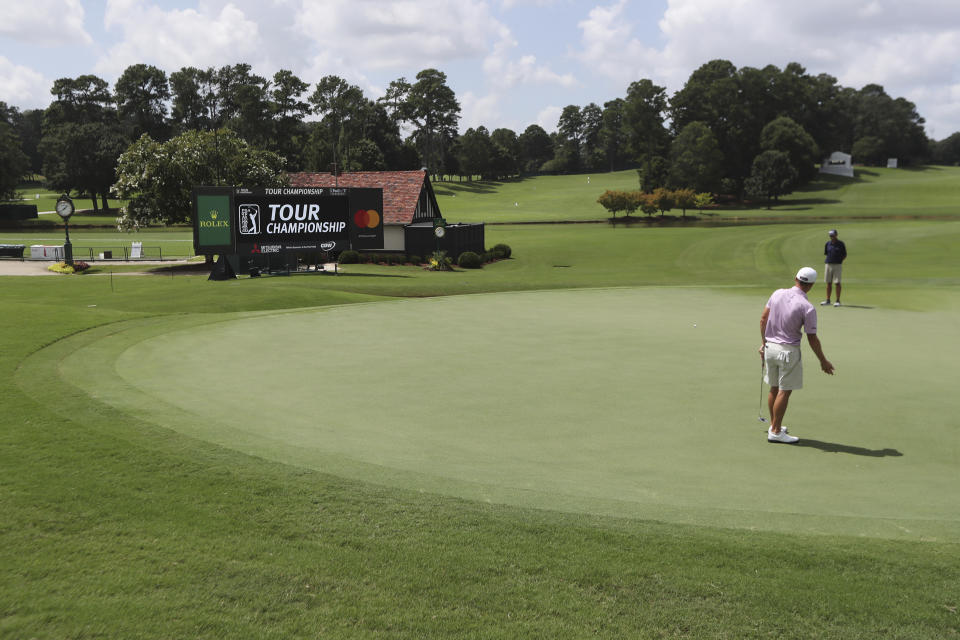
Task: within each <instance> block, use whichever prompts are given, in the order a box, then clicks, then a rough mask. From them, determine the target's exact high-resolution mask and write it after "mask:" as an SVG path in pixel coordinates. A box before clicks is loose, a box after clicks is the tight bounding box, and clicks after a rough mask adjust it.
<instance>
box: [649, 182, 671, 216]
mask: <svg viewBox="0 0 960 640" xmlns="http://www.w3.org/2000/svg"><path fill="white" fill-rule="evenodd" d="M650 201H651V202H652V203H653V205H654V206H656V207H657V210H658V211H659V212H660V217H661V218H662V217H663V214H665V213H666V212H667V211H670V210H671V209H673V207H674V205H675V204H676V199H675V198H674V192H673V191H671V190H670V189H667V188H666V187H658V188H657V189H654V191H653V193H651V194H650Z"/></svg>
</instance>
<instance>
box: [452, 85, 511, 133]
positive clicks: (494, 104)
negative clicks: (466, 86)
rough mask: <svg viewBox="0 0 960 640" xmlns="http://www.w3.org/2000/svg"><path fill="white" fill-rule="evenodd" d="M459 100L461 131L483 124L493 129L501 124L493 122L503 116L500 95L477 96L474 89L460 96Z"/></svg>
mask: <svg viewBox="0 0 960 640" xmlns="http://www.w3.org/2000/svg"><path fill="white" fill-rule="evenodd" d="M459 100H460V131H461V132H462V131H466V130H467V129H470V128H476V127H479V126H481V125H482V126H484V127H486V128H487V129H489V130H490V131H493V130H494V129H496V128H497V127H498V126H499V125H495V124H493V123H494V122H496V121H498V120H500V119H501V117H502V115H501V113H500V96H499V95H496V94H488V95H485V96H477V95H475V94H474V93H473V92H472V91H467V92H466V93H464V94H463V95H462V96H459Z"/></svg>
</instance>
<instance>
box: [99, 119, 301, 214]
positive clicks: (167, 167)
mask: <svg viewBox="0 0 960 640" xmlns="http://www.w3.org/2000/svg"><path fill="white" fill-rule="evenodd" d="M218 166H222V167H223V169H222V170H223V176H222V178H223V181H224V182H225V183H226V184H229V185H233V186H236V187H280V186H284V185H286V184H287V182H288V179H287V175H286V174H285V173H284V171H283V158H281V157H280V156H279V155H277V154H275V153H273V152H271V151H264V150H262V149H257V148H255V147H251V146H250V145H248V144H247V143H246V142H245V141H244V140H243V139H242V138H240V137H239V136H238V135H237V134H235V133H234V132H232V131H230V130H229V129H221V130H219V131H187V132H185V133H182V134H180V135H179V136H177V137H175V138H171V139H170V140H168V141H166V142H162V143H161V142H156V141H154V140H152V139H151V138H150V137H149V136H142V137H141V138H140V139H139V140H137V141H136V142H134V143H133V144H132V145H131V146H130V147H129V148H128V149H127V150H126V151H125V152H124V153H123V154H122V155H121V156H120V161H119V164H118V167H117V181H116V184H114V185H113V191H114V193H115V194H116V196H117V197H118V198H121V199H125V200H126V199H128V200H129V201H130V203H129V205H128V206H126V207H125V208H124V210H123V214H122V215H121V217H120V218H118V219H117V224H118V227H120V228H121V229H126V230H130V229H138V228H140V227H145V226H148V225H149V224H151V223H159V224H172V223H177V222H190V221H191V219H192V216H193V211H192V192H193V187H194V186H196V185H203V184H214V183H215V182H216V180H217V175H216V174H217V169H216V167H218Z"/></svg>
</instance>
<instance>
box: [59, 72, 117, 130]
mask: <svg viewBox="0 0 960 640" xmlns="http://www.w3.org/2000/svg"><path fill="white" fill-rule="evenodd" d="M50 93H52V94H53V95H54V96H55V100H54V101H53V102H52V103H51V104H50V106H49V107H47V111H46V113H45V114H44V118H45V120H44V125H45V126H46V127H52V126H56V125H58V124H64V123H67V122H70V123H74V124H85V123H88V122H103V121H105V120H108V119H111V120H115V119H116V112H115V111H114V110H113V108H112V107H113V96H112V95H111V94H110V85H109V84H107V81H106V80H104V79H102V78H98V77H97V76H94V75H82V76H78V77H76V78H59V79H58V80H55V81H54V83H53V87H52V88H51V89H50Z"/></svg>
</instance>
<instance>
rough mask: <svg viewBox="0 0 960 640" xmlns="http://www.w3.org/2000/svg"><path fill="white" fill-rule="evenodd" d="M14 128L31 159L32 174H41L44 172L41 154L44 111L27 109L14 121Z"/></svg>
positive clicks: (24, 150) (22, 146) (21, 145)
mask: <svg viewBox="0 0 960 640" xmlns="http://www.w3.org/2000/svg"><path fill="white" fill-rule="evenodd" d="M13 128H14V130H15V131H16V132H17V136H18V137H19V138H20V147H21V148H22V149H23V152H24V153H25V154H26V155H27V157H28V158H29V159H30V169H29V171H30V173H40V172H41V171H43V156H42V155H41V154H40V140H41V139H42V138H43V110H42V109H27V110H26V111H24V112H23V113H21V114H19V116H18V117H17V118H16V119H15V120H14V121H13Z"/></svg>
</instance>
